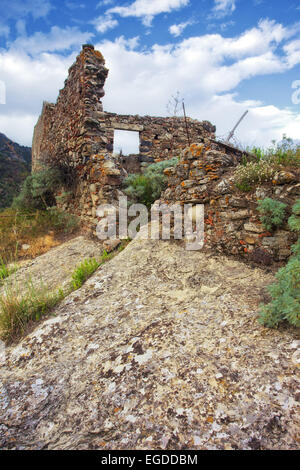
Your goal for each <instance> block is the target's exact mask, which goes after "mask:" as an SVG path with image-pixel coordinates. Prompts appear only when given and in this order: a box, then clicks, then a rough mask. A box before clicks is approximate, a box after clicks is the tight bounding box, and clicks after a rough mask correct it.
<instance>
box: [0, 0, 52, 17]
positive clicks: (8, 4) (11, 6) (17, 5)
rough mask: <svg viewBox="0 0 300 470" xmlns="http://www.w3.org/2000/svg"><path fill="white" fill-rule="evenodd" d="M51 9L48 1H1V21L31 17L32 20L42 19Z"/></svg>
mask: <svg viewBox="0 0 300 470" xmlns="http://www.w3.org/2000/svg"><path fill="white" fill-rule="evenodd" d="M51 9H52V6H51V3H50V1H48V0H13V1H12V0H1V20H2V21H3V22H5V21H7V20H9V19H15V18H20V17H25V16H27V15H31V16H32V17H33V18H35V19H37V18H43V17H44V16H47V15H48V13H49V12H50V10H51Z"/></svg>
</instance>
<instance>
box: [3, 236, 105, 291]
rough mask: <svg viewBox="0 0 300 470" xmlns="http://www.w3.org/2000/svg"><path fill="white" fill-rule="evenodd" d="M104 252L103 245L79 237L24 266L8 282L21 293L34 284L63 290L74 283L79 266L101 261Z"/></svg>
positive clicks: (26, 262) (27, 262)
mask: <svg viewBox="0 0 300 470" xmlns="http://www.w3.org/2000/svg"><path fill="white" fill-rule="evenodd" d="M102 251H103V248H102V245H101V243H100V242H99V241H94V240H92V239H90V238H86V237H84V236H79V237H76V238H73V239H72V240H69V241H68V242H65V243H63V244H62V245H60V246H58V247H55V248H52V249H51V250H50V251H48V252H47V253H45V254H43V255H41V256H38V257H37V258H35V259H33V260H29V261H25V262H23V263H22V267H20V268H19V269H18V270H17V271H16V273H15V274H13V275H11V276H10V277H9V278H7V280H6V282H7V283H10V284H13V285H14V286H16V289H17V291H18V292H20V291H22V290H23V289H26V288H27V286H28V282H30V281H31V282H32V283H33V284H34V285H35V286H40V285H42V286H44V287H46V288H48V289H49V290H56V289H58V288H59V287H62V288H63V287H65V286H67V284H68V283H69V282H70V280H71V275H72V273H73V271H74V269H75V268H76V266H77V265H78V264H79V263H81V262H82V261H83V260H84V259H85V258H94V257H96V258H100V256H101V252H102ZM2 290H3V287H2ZM0 294H1V288H0Z"/></svg>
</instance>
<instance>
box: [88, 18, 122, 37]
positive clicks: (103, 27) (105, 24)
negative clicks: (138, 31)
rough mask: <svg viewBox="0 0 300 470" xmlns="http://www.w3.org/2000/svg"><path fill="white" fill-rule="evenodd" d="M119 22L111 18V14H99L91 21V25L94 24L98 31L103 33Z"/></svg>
mask: <svg viewBox="0 0 300 470" xmlns="http://www.w3.org/2000/svg"><path fill="white" fill-rule="evenodd" d="M118 24H119V22H118V21H117V20H115V19H113V17H112V15H104V16H99V17H98V18H96V19H95V20H94V21H93V25H94V26H95V28H96V30H97V31H98V33H102V34H103V33H105V32H106V31H108V30H109V29H113V28H115V27H116V26H118Z"/></svg>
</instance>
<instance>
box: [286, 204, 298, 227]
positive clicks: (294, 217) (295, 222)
mask: <svg viewBox="0 0 300 470" xmlns="http://www.w3.org/2000/svg"><path fill="white" fill-rule="evenodd" d="M292 211H293V214H292V215H291V217H290V218H289V221H288V224H289V227H290V229H291V230H293V231H294V232H300V199H298V201H297V202H296V203H295V204H294V206H293V209H292Z"/></svg>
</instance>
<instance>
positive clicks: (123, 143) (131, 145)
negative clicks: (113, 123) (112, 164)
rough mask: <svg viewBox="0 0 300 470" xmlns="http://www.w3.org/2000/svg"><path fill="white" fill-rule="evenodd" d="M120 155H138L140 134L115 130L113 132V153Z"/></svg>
mask: <svg viewBox="0 0 300 470" xmlns="http://www.w3.org/2000/svg"><path fill="white" fill-rule="evenodd" d="M121 150H122V155H130V154H139V153H140V134H139V132H136V131H122V130H115V132H114V153H118V154H119V153H120V152H121Z"/></svg>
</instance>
